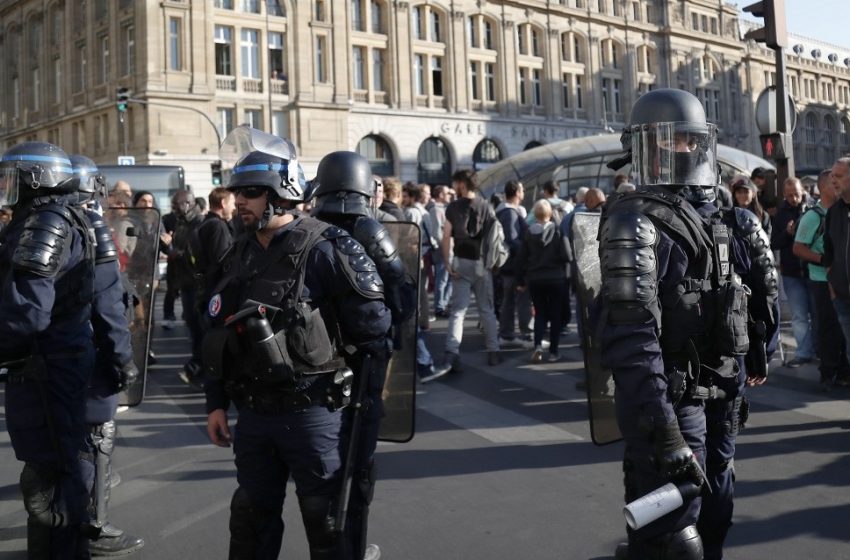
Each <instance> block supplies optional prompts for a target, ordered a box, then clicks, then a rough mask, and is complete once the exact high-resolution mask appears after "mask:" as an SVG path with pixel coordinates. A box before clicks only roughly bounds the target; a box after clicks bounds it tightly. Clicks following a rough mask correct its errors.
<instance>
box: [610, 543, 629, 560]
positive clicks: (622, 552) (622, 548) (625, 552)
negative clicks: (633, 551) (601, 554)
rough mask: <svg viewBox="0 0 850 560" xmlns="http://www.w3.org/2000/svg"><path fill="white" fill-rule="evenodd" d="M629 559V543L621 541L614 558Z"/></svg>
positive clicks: (616, 559) (615, 559) (619, 559)
mask: <svg viewBox="0 0 850 560" xmlns="http://www.w3.org/2000/svg"><path fill="white" fill-rule="evenodd" d="M628 559H629V544H628V543H620V544H618V545H617V550H616V551H614V560H628Z"/></svg>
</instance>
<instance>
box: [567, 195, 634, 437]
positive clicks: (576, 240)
mask: <svg viewBox="0 0 850 560" xmlns="http://www.w3.org/2000/svg"><path fill="white" fill-rule="evenodd" d="M600 217H601V214H599V213H592V212H577V213H575V214H574V216H573V223H572V224H571V234H572V239H573V252H574V254H575V267H576V271H575V272H576V275H575V276H576V291H577V294H576V298H577V300H578V313H579V314H580V319H581V324H580V325H579V334H580V335H581V347H582V353H583V354H584V373H585V376H586V382H587V404H588V409H589V414H590V436H591V438H592V439H593V443H595V444H596V445H605V444H606V443H612V442H615V441H618V440H620V439H621V438H622V436H621V435H620V428H619V426H618V425H617V411H616V408H615V406H614V378H613V376H612V374H611V371H610V370H606V369H603V368H602V351H601V344H600V340H599V339H598V336H599V332H600V331H599V330H598V329H597V328H596V323H597V321H596V320H595V319H596V317H595V316H593V314H594V312H595V310H596V309H598V306H597V305H596V301H597V298H598V297H599V294H600V291H601V286H602V276H601V270H600V267H599V241H598V240H597V234H598V233H599V218H600Z"/></svg>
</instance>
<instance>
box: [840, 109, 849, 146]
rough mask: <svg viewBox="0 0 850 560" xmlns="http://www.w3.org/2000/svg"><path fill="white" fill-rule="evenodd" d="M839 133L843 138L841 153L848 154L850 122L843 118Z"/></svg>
mask: <svg viewBox="0 0 850 560" xmlns="http://www.w3.org/2000/svg"><path fill="white" fill-rule="evenodd" d="M838 131H839V135H840V137H841V152H842V153H845V154H846V153H848V152H850V120H847V118H846V117H844V118H842V119H841V122H840V123H839V130H838Z"/></svg>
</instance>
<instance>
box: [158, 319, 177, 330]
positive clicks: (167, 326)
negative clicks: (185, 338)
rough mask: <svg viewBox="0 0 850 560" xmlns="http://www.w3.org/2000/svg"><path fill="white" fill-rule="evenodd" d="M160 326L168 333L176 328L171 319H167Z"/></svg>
mask: <svg viewBox="0 0 850 560" xmlns="http://www.w3.org/2000/svg"><path fill="white" fill-rule="evenodd" d="M160 324H161V325H162V328H163V329H165V330H167V331H170V330H171V329H173V328H174V321H173V320H171V319H166V320H165V321H163V322H162V323H160Z"/></svg>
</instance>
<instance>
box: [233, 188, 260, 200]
mask: <svg viewBox="0 0 850 560" xmlns="http://www.w3.org/2000/svg"><path fill="white" fill-rule="evenodd" d="M231 191H232V192H233V194H234V195H236V196H239V195H240V194H241V195H242V196H244V197H245V198H260V197H261V196H263V195H264V194H266V193H267V192H268V188H267V187H239V188H236V189H231Z"/></svg>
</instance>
